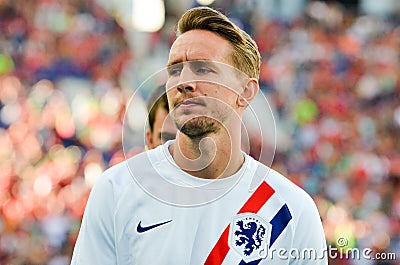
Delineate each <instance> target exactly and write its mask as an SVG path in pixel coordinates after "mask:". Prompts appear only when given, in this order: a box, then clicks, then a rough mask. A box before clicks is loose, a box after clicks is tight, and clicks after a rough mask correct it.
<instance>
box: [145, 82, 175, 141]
mask: <svg viewBox="0 0 400 265" xmlns="http://www.w3.org/2000/svg"><path fill="white" fill-rule="evenodd" d="M147 110H148V112H149V114H148V124H149V126H148V127H149V129H148V130H146V142H147V146H148V148H149V149H153V148H155V147H157V146H159V145H160V144H163V143H165V142H166V141H168V140H172V139H175V135H176V127H175V125H174V123H173V122H172V120H171V117H170V116H169V107H168V99H167V94H166V92H165V86H163V85H162V86H159V87H157V89H156V90H155V91H154V92H153V93H152V94H151V95H150V98H149V99H148V101H147Z"/></svg>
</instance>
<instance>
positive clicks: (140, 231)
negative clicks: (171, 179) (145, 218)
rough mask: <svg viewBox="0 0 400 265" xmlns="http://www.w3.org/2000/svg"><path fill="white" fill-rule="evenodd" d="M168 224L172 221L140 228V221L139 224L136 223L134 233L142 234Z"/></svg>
mask: <svg viewBox="0 0 400 265" xmlns="http://www.w3.org/2000/svg"><path fill="white" fill-rule="evenodd" d="M169 222H172V220H169V221H165V222H162V223H158V224H154V225H150V226H142V221H140V222H139V223H138V225H137V227H136V231H137V232H138V233H144V232H146V231H149V230H150V229H153V228H156V227H159V226H161V225H165V224H168V223H169Z"/></svg>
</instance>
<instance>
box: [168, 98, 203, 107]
mask: <svg viewBox="0 0 400 265" xmlns="http://www.w3.org/2000/svg"><path fill="white" fill-rule="evenodd" d="M195 106H205V104H204V103H203V102H201V101H200V100H196V99H186V100H183V101H181V102H179V103H178V104H176V105H175V107H176V108H191V107H195Z"/></svg>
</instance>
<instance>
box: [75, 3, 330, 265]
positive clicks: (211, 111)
mask: <svg viewBox="0 0 400 265" xmlns="http://www.w3.org/2000/svg"><path fill="white" fill-rule="evenodd" d="M177 31H178V38H177V39H176V40H175V42H174V43H173V45H172V47H171V50H170V55H169V61H168V66H169V67H168V75H169V77H168V81H167V84H166V89H167V96H168V102H169V107H170V109H171V115H172V117H173V120H174V122H175V124H176V125H177V127H178V129H179V132H178V134H177V138H176V140H175V141H168V142H167V143H166V144H164V145H162V146H159V147H157V148H156V149H153V150H150V151H147V152H146V153H142V154H140V155H138V156H135V157H133V158H131V159H129V160H128V161H127V162H126V164H125V165H124V164H120V165H117V166H115V167H112V168H111V169H109V170H107V171H106V172H105V173H104V175H103V176H102V177H101V178H100V179H99V180H98V182H97V183H96V185H95V186H94V188H93V190H92V192H91V195H90V198H89V200H88V204H87V207H86V210H85V214H84V218H83V221H82V227H81V230H80V234H79V237H78V240H77V244H76V246H75V250H74V254H73V259H72V263H73V264H207V265H209V264H327V257H326V252H325V251H326V244H325V238H324V234H323V229H322V225H321V221H320V217H319V215H318V211H317V208H316V206H315V204H314V203H313V201H312V199H311V198H310V197H309V196H308V195H307V194H306V193H305V192H304V191H303V190H301V189H300V188H298V187H297V186H296V185H294V184H293V183H291V182H290V181H289V180H287V179H286V178H285V177H283V176H282V175H280V174H279V173H277V172H275V171H273V170H271V169H269V168H268V167H266V166H263V165H262V164H261V163H259V162H257V161H255V160H254V159H252V158H251V157H250V156H248V155H246V154H244V153H243V152H242V151H241V150H240V149H241V140H240V138H241V137H240V121H241V115H242V113H243V110H244V109H245V108H246V107H247V105H248V103H249V102H250V101H251V100H252V99H253V97H254V96H255V95H256V93H257V92H258V75H259V67H260V55H259V53H258V50H257V46H256V44H255V42H254V41H253V40H252V39H251V38H250V37H249V36H248V35H247V34H246V33H245V32H243V31H242V30H240V29H239V28H238V27H237V26H236V25H234V24H233V23H232V22H231V21H230V20H228V19H227V18H226V17H225V16H224V15H222V14H221V13H220V12H217V11H215V10H213V9H210V8H205V7H200V8H194V9H191V10H189V11H187V12H186V13H185V14H184V15H183V16H182V17H181V19H180V20H179V22H178V28H177ZM239 70H240V71H239ZM260 176H261V177H262V178H261V180H262V181H260V182H258V181H254V179H257V177H260ZM254 183H256V185H255V187H254V188H253V185H254Z"/></svg>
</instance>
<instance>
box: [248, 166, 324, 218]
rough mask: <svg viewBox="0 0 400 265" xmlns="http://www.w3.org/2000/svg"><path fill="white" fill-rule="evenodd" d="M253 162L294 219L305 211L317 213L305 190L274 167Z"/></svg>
mask: <svg viewBox="0 0 400 265" xmlns="http://www.w3.org/2000/svg"><path fill="white" fill-rule="evenodd" d="M255 162H256V165H257V170H258V171H259V172H261V173H262V174H263V175H264V181H265V182H266V183H267V184H268V185H269V186H270V187H271V188H272V189H273V190H274V196H276V197H278V198H279V200H280V201H281V203H283V204H286V205H287V206H288V208H289V209H290V212H291V213H292V215H293V217H294V219H297V218H299V217H300V216H301V215H303V214H305V212H308V213H313V214H314V215H315V214H317V215H318V211H317V208H316V205H315V203H314V201H313V199H312V198H311V196H310V195H309V194H308V193H307V192H306V191H304V190H303V189H302V188H301V187H299V186H297V185H296V184H294V183H293V182H292V181H290V180H289V179H288V178H287V177H285V176H283V175H282V174H280V173H279V172H277V171H275V170H274V169H272V168H270V167H267V166H265V165H263V164H261V163H259V162H257V161H255Z"/></svg>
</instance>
